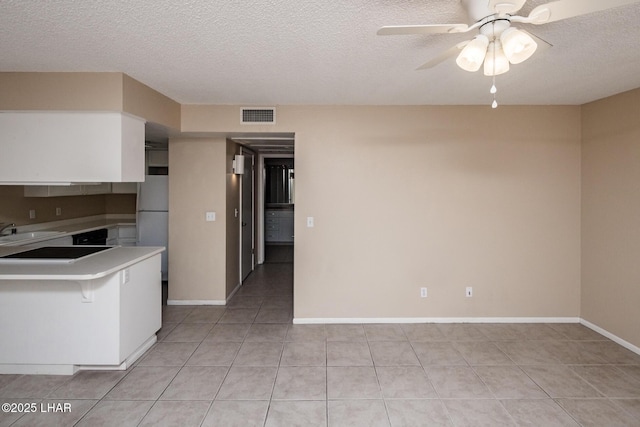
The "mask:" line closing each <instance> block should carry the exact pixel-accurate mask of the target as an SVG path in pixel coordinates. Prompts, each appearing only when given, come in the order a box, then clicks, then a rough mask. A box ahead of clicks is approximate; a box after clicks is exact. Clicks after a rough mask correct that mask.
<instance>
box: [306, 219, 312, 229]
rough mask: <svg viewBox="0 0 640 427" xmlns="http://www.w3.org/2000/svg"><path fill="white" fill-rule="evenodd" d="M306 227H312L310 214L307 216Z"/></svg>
mask: <svg viewBox="0 0 640 427" xmlns="http://www.w3.org/2000/svg"><path fill="white" fill-rule="evenodd" d="M307 227H308V228H313V217H312V216H308V217H307Z"/></svg>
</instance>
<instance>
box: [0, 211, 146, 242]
mask: <svg viewBox="0 0 640 427" xmlns="http://www.w3.org/2000/svg"><path fill="white" fill-rule="evenodd" d="M121 225H124V226H135V225H136V220H135V215H130V216H122V217H102V216H100V215H98V216H93V217H88V218H77V219H72V220H66V221H57V222H50V223H43V224H34V225H31V226H26V227H17V228H18V233H27V232H32V231H49V232H52V231H55V232H56V234H51V235H47V236H41V237H36V238H33V239H24V240H9V241H5V242H3V241H1V240H0V247H3V246H15V245H20V246H23V245H28V244H29V243H36V242H41V241H43V240H49V239H57V238H58V237H65V236H72V235H74V234H78V233H85V232H87V231H93V230H99V229H101V228H108V227H115V226H121Z"/></svg>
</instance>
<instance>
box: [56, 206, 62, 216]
mask: <svg viewBox="0 0 640 427" xmlns="http://www.w3.org/2000/svg"><path fill="white" fill-rule="evenodd" d="M60 215H62V208H56V216H60Z"/></svg>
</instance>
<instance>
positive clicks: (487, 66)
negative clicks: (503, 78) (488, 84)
mask: <svg viewBox="0 0 640 427" xmlns="http://www.w3.org/2000/svg"><path fill="white" fill-rule="evenodd" d="M494 62H495V64H494ZM507 71H509V60H508V59H507V57H506V55H505V54H504V51H503V50H502V45H501V44H500V41H498V40H496V41H494V42H491V44H490V45H489V48H488V49H487V58H486V59H485V61H484V75H485V76H499V75H500V74H504V73H506V72H507Z"/></svg>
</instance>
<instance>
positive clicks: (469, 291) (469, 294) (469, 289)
mask: <svg viewBox="0 0 640 427" xmlns="http://www.w3.org/2000/svg"><path fill="white" fill-rule="evenodd" d="M464 295H465V296H466V297H467V298H471V297H472V296H473V288H472V287H471V286H467V289H466V290H465V293H464Z"/></svg>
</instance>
